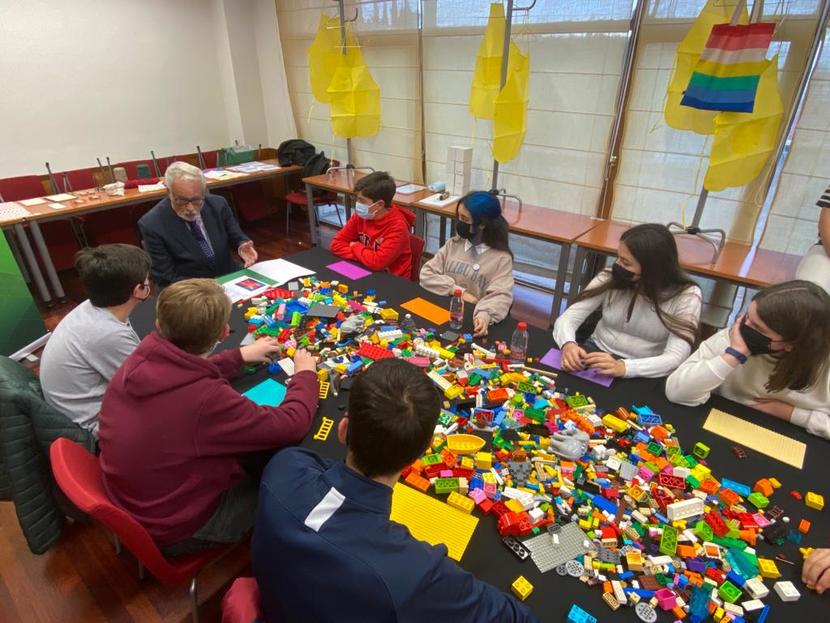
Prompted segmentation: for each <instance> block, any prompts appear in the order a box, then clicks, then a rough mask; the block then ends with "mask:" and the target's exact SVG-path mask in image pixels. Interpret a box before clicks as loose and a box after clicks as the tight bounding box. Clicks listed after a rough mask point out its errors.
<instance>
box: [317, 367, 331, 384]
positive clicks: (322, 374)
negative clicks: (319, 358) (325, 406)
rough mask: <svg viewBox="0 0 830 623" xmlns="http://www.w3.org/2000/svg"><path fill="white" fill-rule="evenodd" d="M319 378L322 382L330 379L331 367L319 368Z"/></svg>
mask: <svg viewBox="0 0 830 623" xmlns="http://www.w3.org/2000/svg"><path fill="white" fill-rule="evenodd" d="M317 380H318V381H320V382H321V383H322V382H324V381H328V380H329V369H328V368H320V369H319V370H317Z"/></svg>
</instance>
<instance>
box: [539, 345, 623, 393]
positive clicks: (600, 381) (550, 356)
mask: <svg viewBox="0 0 830 623" xmlns="http://www.w3.org/2000/svg"><path fill="white" fill-rule="evenodd" d="M539 362H540V363H543V364H545V365H546V366H550V367H551V368H556V369H557V370H561V369H562V353H561V352H560V351H559V349H557V348H551V349H550V350H549V351H548V352H547V354H546V355H545V356H544V357H542V358H541V359H540V360H539ZM568 374H573V375H574V376H578V377H579V378H581V379H585V380H586V381H591V383H596V384H597V385H602V386H603V387H610V386H611V383H613V382H614V377H613V376H609V375H607V374H602V373H601V372H596V371H595V370H590V369H589V370H574V371H573V372H570V371H569V372H568Z"/></svg>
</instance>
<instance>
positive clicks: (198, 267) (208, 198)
mask: <svg viewBox="0 0 830 623" xmlns="http://www.w3.org/2000/svg"><path fill="white" fill-rule="evenodd" d="M201 216H202V221H203V222H204V224H205V229H206V230H207V234H208V238H209V239H210V244H211V246H212V247H213V253H214V256H213V258H212V259H209V258H207V257H205V255H204V254H203V253H202V251H201V250H200V249H199V243H198V242H196V239H195V238H194V237H193V234H192V233H191V232H190V229H189V228H188V226H187V223H186V222H185V221H184V219H181V218H179V216H178V215H177V214H176V213H175V212H174V211H173V206H171V205H170V197H165V198H164V199H162V200H161V201H159V202H158V203H157V204H156V205H155V206H154V207H153V209H152V210H150V211H149V212H147V214H145V215H144V216H142V217H141V219H140V220H139V221H138V228H139V229H140V230H141V237H142V238H143V240H144V248H145V249H147V253H149V254H150V258H151V259H152V261H153V266H152V268H151V269H150V274H151V275H152V277H153V279H154V280H155V282H156V284H157V285H158V286H159V287H160V288H163V287H166V286H168V285H170V284H171V283H174V282H176V281H181V280H182V279H189V278H191V277H219V276H220V275H226V274H227V273H232V272H234V271H237V270H239V269H240V268H242V266H241V265H240V264H239V262H238V261H236V260H235V259H234V257H235V256H236V250H237V249H238V248H239V245H241V244H242V243H243V242H246V241H247V240H249V238H248V236H246V235H245V234H244V233H243V232H242V230H241V229H240V228H239V223H237V222H236V217H234V215H233V212H232V211H231V207H230V206H229V205H228V202H227V201H225V199H224V198H223V197H220V196H218V195H210V194H207V195H205V203H204V205H203V206H202V212H201ZM232 253H233V254H234V255H233V256H232V255H231V254H232Z"/></svg>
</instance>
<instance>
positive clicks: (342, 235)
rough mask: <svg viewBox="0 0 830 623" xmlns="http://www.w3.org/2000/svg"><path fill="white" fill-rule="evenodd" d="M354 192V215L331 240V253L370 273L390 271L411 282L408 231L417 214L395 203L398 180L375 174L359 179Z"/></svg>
mask: <svg viewBox="0 0 830 623" xmlns="http://www.w3.org/2000/svg"><path fill="white" fill-rule="evenodd" d="M354 191H355V195H356V199H357V203H356V204H355V213H354V214H352V217H351V218H350V219H349V222H348V223H346V225H345V227H343V229H341V230H340V231H339V232H337V235H336V236H335V237H334V239H333V240H332V241H331V249H330V250H331V252H332V253H334V254H335V255H338V256H340V257H342V258H345V259H347V260H357V261H358V262H360V263H361V264H363V265H364V266H366V268H368V269H369V270H374V271H378V270H388V271H389V272H390V273H392V274H393V275H397V276H398V277H404V278H406V279H409V277H410V275H411V273H412V251H411V248H410V246H409V237H410V234H409V228H410V227H411V226H412V224H413V223H414V221H415V215H414V214H412V213H411V212H409V211H408V210H404V209H402V208H399V207H398V206H396V205H393V204H392V199H394V197H395V180H394V179H392V176H391V175H389V174H388V173H385V172H383V171H375V172H374V173H370V174H369V175H367V176H365V177H361V178H360V179H359V180H357V183H356V184H355V185H354Z"/></svg>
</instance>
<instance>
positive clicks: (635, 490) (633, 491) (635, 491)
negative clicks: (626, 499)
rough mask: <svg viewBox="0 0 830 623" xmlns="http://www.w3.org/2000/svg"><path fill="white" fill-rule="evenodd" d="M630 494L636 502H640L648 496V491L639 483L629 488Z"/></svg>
mask: <svg viewBox="0 0 830 623" xmlns="http://www.w3.org/2000/svg"><path fill="white" fill-rule="evenodd" d="M628 495H630V496H631V498H632V499H633V500H634V501H635V502H639V501H641V500H642V499H643V498H644V497H645V496H646V492H645V491H644V490H643V489H642V488H640V487H638V486H637V485H634V486H631V487H629V488H628Z"/></svg>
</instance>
